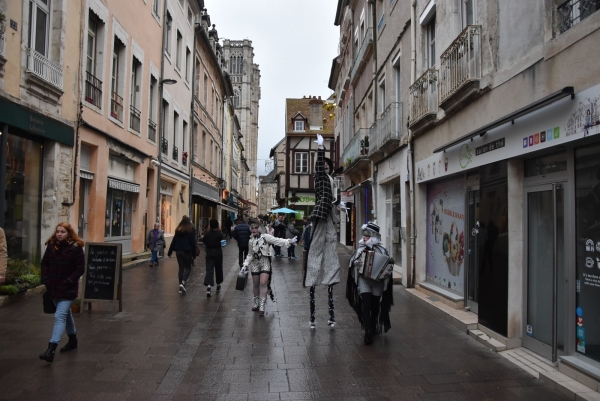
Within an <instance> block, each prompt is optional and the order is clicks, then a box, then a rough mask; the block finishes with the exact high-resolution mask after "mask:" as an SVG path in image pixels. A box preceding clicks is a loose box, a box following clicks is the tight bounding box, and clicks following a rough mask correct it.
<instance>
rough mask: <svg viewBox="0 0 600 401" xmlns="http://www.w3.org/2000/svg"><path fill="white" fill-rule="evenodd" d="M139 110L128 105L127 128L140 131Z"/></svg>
mask: <svg viewBox="0 0 600 401" xmlns="http://www.w3.org/2000/svg"><path fill="white" fill-rule="evenodd" d="M140 116H141V112H140V111H139V110H138V109H136V108H135V107H133V106H129V128H131V129H132V130H134V131H135V132H140V123H141V119H140Z"/></svg>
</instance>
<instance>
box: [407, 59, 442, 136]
mask: <svg viewBox="0 0 600 401" xmlns="http://www.w3.org/2000/svg"><path fill="white" fill-rule="evenodd" d="M437 80H438V71H437V70H436V69H435V67H432V68H430V69H428V70H427V71H425V73H424V74H423V75H421V76H420V77H419V79H417V80H416V81H415V82H414V83H413V84H412V85H411V86H410V88H409V92H410V99H411V102H410V125H411V126H412V125H414V124H416V123H417V122H418V121H420V120H421V119H422V118H423V117H425V116H427V115H428V114H437V110H438V96H437V95H438V93H437Z"/></svg>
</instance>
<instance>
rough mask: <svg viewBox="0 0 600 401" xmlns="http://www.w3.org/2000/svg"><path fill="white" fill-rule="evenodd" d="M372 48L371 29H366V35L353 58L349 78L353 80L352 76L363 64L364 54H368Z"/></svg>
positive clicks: (353, 76)
mask: <svg viewBox="0 0 600 401" xmlns="http://www.w3.org/2000/svg"><path fill="white" fill-rule="evenodd" d="M372 48H373V31H372V30H371V29H368V30H367V33H366V35H365V36H364V37H363V39H362V43H361V45H360V49H359V50H358V53H357V54H356V57H355V58H354V65H353V66H352V73H351V74H350V79H351V80H352V81H354V78H355V76H356V74H357V73H358V71H359V70H360V69H361V68H362V67H363V66H364V64H365V62H366V56H367V54H369V51H370V50H371V49H372Z"/></svg>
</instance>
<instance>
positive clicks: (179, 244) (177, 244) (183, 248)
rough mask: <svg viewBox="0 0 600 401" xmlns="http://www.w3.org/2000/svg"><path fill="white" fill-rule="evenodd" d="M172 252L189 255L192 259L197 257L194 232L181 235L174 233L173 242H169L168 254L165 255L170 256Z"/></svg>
mask: <svg viewBox="0 0 600 401" xmlns="http://www.w3.org/2000/svg"><path fill="white" fill-rule="evenodd" d="M173 251H175V252H185V253H191V254H192V257H193V258H195V257H196V256H197V255H196V230H192V231H191V232H189V233H181V232H177V231H175V236H174V237H173V241H171V245H170V246H169V253H168V254H167V256H171V254H172V253H173Z"/></svg>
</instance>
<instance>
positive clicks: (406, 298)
mask: <svg viewBox="0 0 600 401" xmlns="http://www.w3.org/2000/svg"><path fill="white" fill-rule="evenodd" d="M229 242H230V243H229V244H228V245H227V247H226V248H225V257H224V260H225V263H224V264H225V266H226V267H225V282H224V285H223V290H222V291H221V293H215V291H214V290H213V297H212V298H207V297H206V290H205V288H204V286H202V280H203V278H204V276H203V275H202V274H201V271H202V270H203V269H204V264H203V262H202V261H200V259H197V267H196V268H195V269H194V270H193V272H192V276H191V277H190V280H189V283H190V285H189V288H188V293H187V295H180V294H178V288H177V285H178V283H177V266H176V265H177V263H176V260H175V258H173V259H163V260H162V261H161V265H160V266H159V267H158V268H149V267H148V266H147V265H142V266H138V267H135V268H132V269H128V270H125V271H124V272H123V280H124V286H123V309H124V311H123V312H122V313H119V314H117V315H116V316H112V315H111V314H110V313H108V312H102V311H100V310H99V308H97V307H96V306H94V310H93V312H92V313H84V314H81V315H78V316H76V325H77V329H78V337H79V341H80V342H79V348H78V349H77V350H76V351H72V352H69V353H66V354H60V353H58V352H57V354H56V358H55V360H54V363H52V364H48V363H46V362H44V361H41V360H39V359H38V355H39V354H40V353H41V352H42V351H44V350H45V348H46V346H47V342H48V339H49V337H50V334H51V331H52V324H53V317H52V316H51V315H44V314H43V313H42V299H41V295H37V296H32V297H30V298H27V299H24V300H23V301H22V302H19V303H17V304H12V305H8V306H5V307H2V308H0V399H11V400H86V401H89V400H101V401H105V400H304V399H306V400H321V399H334V400H445V401H452V400H544V401H551V400H562V399H564V398H563V397H562V396H561V395H559V394H558V393H557V392H555V391H554V390H551V389H550V388H548V387H546V386H545V385H543V383H542V382H541V381H539V380H537V379H534V378H533V377H532V376H530V375H529V374H528V373H527V372H525V371H523V370H520V369H519V368H517V367H515V366H514V365H512V364H511V363H510V362H508V361H507V360H505V359H504V358H502V357H500V356H498V355H497V354H495V353H493V352H491V351H489V350H487V349H485V348H483V347H482V346H481V345H480V344H479V343H477V342H476V341H475V340H473V339H471V338H470V337H469V336H467V335H465V334H464V333H461V332H459V331H458V330H456V329H455V328H453V327H452V326H450V325H449V324H448V323H445V322H444V321H442V320H441V319H438V318H436V317H433V316H432V315H430V314H428V312H427V311H426V310H425V309H424V308H423V307H422V306H420V305H419V304H418V303H417V302H416V301H415V300H413V299H412V298H411V296H410V294H408V293H406V292H405V291H404V290H403V288H402V287H401V286H396V287H394V288H395V290H394V297H395V306H394V307H393V309H392V329H391V330H390V331H389V332H388V333H387V334H385V335H382V336H380V337H379V338H376V341H375V343H374V344H373V345H371V346H365V345H364V344H363V341H362V331H361V329H360V327H359V323H358V320H357V318H356V316H355V315H354V312H353V311H352V309H350V307H349V306H348V303H347V301H346V300H345V298H344V289H345V279H346V269H343V271H342V283H340V285H339V286H337V287H336V288H335V290H334V296H335V299H336V309H335V313H336V320H337V322H338V325H337V327H335V329H330V328H328V327H327V318H328V312H327V297H326V295H327V294H326V293H327V291H326V288H325V287H318V288H317V291H316V295H317V303H316V306H317V327H316V329H315V330H311V329H310V328H309V323H308V322H309V308H308V289H305V288H302V286H301V278H300V277H301V260H300V259H298V260H290V259H276V260H275V261H274V264H273V265H274V275H273V288H274V291H275V294H276V301H277V302H276V303H272V302H269V303H268V304H267V314H266V316H265V317H259V316H258V314H257V313H256V312H252V311H251V310H250V308H251V305H250V302H251V297H252V294H251V289H250V287H248V288H246V291H244V292H243V293H242V292H240V291H236V290H235V278H236V275H237V270H238V268H237V246H236V244H235V241H229ZM300 250H301V248H300V247H298V249H297V254H298V255H301V251H300ZM338 254H339V256H340V259H341V263H342V265H343V266H346V265H347V263H348V259H349V254H348V253H347V251H346V250H345V249H344V248H342V247H339V248H338ZM65 342H66V336H65V338H63V342H62V344H64V343H65Z"/></svg>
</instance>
